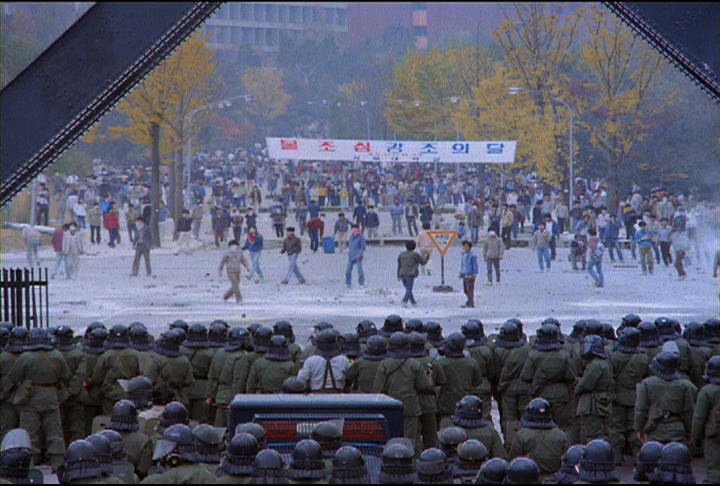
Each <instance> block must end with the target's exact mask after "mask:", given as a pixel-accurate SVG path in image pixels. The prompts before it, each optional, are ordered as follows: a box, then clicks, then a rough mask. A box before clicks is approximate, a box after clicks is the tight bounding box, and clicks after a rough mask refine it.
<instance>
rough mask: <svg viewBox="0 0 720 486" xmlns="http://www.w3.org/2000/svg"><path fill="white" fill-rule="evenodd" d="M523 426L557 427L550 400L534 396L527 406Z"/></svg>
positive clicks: (538, 427) (532, 427)
mask: <svg viewBox="0 0 720 486" xmlns="http://www.w3.org/2000/svg"><path fill="white" fill-rule="evenodd" d="M522 426H523V427H527V428H528V429H554V428H555V427H557V425H556V424H555V422H553V418H552V409H551V407H550V402H548V401H547V400H545V399H544V398H533V399H532V400H531V401H530V403H529V404H528V406H527V407H526V408H525V414H524V415H523V418H522Z"/></svg>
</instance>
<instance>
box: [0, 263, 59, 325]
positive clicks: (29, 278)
mask: <svg viewBox="0 0 720 486" xmlns="http://www.w3.org/2000/svg"><path fill="white" fill-rule="evenodd" d="M36 271H37V273H36ZM0 295H1V296H2V298H1V299H0V310H1V311H2V320H3V321H7V322H12V323H13V324H15V325H16V326H25V327H27V328H28V329H32V328H34V327H47V326H49V325H50V324H49V323H50V314H49V307H50V306H49V303H48V269H47V268H3V269H2V280H1V281H0Z"/></svg>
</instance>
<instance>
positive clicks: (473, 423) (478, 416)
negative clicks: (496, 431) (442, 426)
mask: <svg viewBox="0 0 720 486" xmlns="http://www.w3.org/2000/svg"><path fill="white" fill-rule="evenodd" d="M452 423H453V424H454V425H457V426H458V427H468V428H476V427H485V426H486V425H487V422H486V421H485V419H483V401H482V399H481V398H480V397H478V396H476V395H465V396H464V397H462V398H461V399H460V400H459V401H458V402H457V403H455V413H454V414H453V416H452Z"/></svg>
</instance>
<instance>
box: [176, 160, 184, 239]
mask: <svg viewBox="0 0 720 486" xmlns="http://www.w3.org/2000/svg"><path fill="white" fill-rule="evenodd" d="M174 186H175V204H174V208H175V210H174V211H173V220H174V221H175V232H174V233H173V240H177V239H178V237H179V235H178V232H177V222H178V221H180V215H181V214H182V210H183V209H185V200H184V198H183V190H184V189H185V161H184V160H183V151H182V149H180V150H177V151H176V152H175V183H174Z"/></svg>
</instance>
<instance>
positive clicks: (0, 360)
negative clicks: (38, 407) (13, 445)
mask: <svg viewBox="0 0 720 486" xmlns="http://www.w3.org/2000/svg"><path fill="white" fill-rule="evenodd" d="M28 334H29V333H28V330H27V329H26V328H24V327H20V326H18V327H14V328H13V329H12V331H10V336H9V337H8V342H7V345H6V346H5V348H4V349H3V350H2V354H1V355H0V436H2V437H4V436H5V434H6V433H8V431H10V430H12V429H14V428H17V427H18V426H19V425H20V408H19V407H18V405H16V404H15V403H13V401H14V400H13V398H14V397H15V393H16V391H17V386H18V384H17V383H13V382H12V381H10V379H9V378H8V374H9V373H10V370H11V369H12V367H13V365H14V364H15V362H16V361H17V360H18V358H19V357H20V355H21V354H22V352H23V350H24V349H25V344H26V343H27V338H28Z"/></svg>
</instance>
